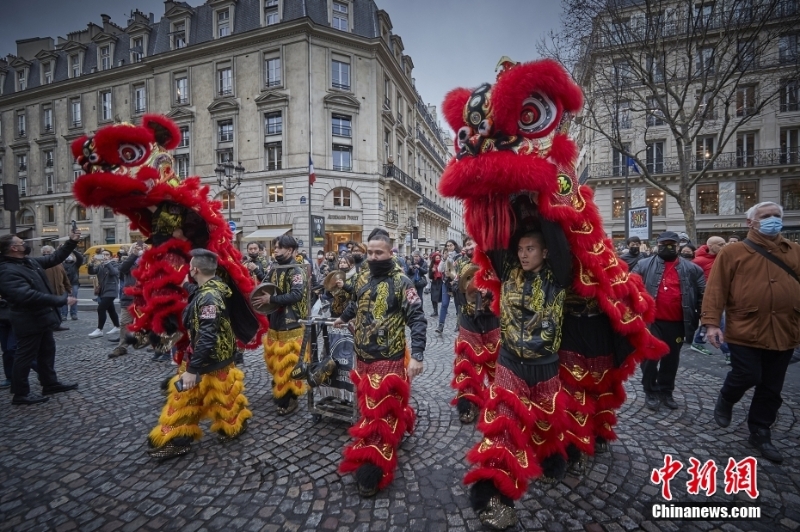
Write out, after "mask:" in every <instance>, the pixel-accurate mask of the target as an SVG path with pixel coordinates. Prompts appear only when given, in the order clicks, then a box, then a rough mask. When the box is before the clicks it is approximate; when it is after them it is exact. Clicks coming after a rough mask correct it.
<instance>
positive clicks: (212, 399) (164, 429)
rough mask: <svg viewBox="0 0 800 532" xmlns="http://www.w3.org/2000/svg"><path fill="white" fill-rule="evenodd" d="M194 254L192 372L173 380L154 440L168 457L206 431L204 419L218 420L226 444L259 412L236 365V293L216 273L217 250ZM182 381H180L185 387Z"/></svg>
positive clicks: (157, 452)
mask: <svg viewBox="0 0 800 532" xmlns="http://www.w3.org/2000/svg"><path fill="white" fill-rule="evenodd" d="M191 254H192V260H191V262H190V263H189V275H190V276H191V277H192V278H193V279H194V280H195V281H196V282H197V284H196V285H195V284H191V283H188V282H187V283H185V285H184V286H185V288H186V290H187V291H188V292H189V302H188V304H187V305H186V308H185V309H184V311H183V325H184V327H185V328H186V331H187V333H188V334H189V348H188V352H189V353H190V356H191V358H190V359H189V363H188V364H187V365H186V371H184V372H183V373H182V374H180V375H176V376H175V377H173V378H172V379H171V380H170V383H169V387H168V388H167V391H168V393H169V396H168V397H167V403H166V404H165V405H164V409H163V410H162V411H161V416H160V417H159V419H158V425H156V427H155V428H154V429H153V430H152V431H151V432H150V436H149V438H148V442H149V444H150V446H151V447H153V449H151V450H150V451H149V453H148V454H150V456H153V457H156V458H162V459H163V458H172V457H175V456H180V455H183V454H186V453H188V452H189V450H190V448H191V447H190V444H191V441H192V440H193V439H194V440H197V439H200V438H201V437H202V435H203V432H202V430H200V426H199V425H198V423H199V422H200V420H201V419H202V418H204V417H208V418H211V419H212V420H213V421H212V423H211V431H212V432H216V433H217V434H218V435H219V439H220V441H223V442H224V441H230V440H232V439H234V438H236V437H238V436H239V435H241V434H242V433H243V432H244V431H245V430H246V428H247V424H246V421H247V419H249V418H250V417H252V415H253V414H252V412H250V410H248V409H247V404H248V403H247V398H246V397H245V396H244V394H243V393H242V392H243V390H244V385H243V382H242V381H243V379H244V374H243V373H242V371H241V370H240V369H237V368H236V366H235V365H234V363H233V354H234V350H235V349H236V336H235V334H234V329H233V328H232V327H231V320H230V298H231V295H232V291H231V289H230V288H228V286H227V285H226V284H225V283H224V282H223V281H222V280H221V279H220V278H219V277H217V276H216V272H217V265H218V259H217V255H216V254H215V253H213V252H211V251H208V250H206V249H194V250H192V252H191ZM187 281H188V279H187ZM240 340H242V341H244V342H249V341H250V340H251V339H250V338H247V339H245V338H240ZM176 383H180V385H179V387H180V388H181V390H180V391H179V390H178V389H177V388H176V386H175V385H176Z"/></svg>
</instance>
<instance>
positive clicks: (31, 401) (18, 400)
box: [11, 393, 50, 405]
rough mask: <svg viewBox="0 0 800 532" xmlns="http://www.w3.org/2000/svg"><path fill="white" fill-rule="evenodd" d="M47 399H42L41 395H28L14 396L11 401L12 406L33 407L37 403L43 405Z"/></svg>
mask: <svg viewBox="0 0 800 532" xmlns="http://www.w3.org/2000/svg"><path fill="white" fill-rule="evenodd" d="M49 400H50V398H49V397H42V396H41V395H34V394H32V393H29V394H28V395H15V396H14V398H13V399H11V404H12V405H35V404H39V403H45V402H47V401H49Z"/></svg>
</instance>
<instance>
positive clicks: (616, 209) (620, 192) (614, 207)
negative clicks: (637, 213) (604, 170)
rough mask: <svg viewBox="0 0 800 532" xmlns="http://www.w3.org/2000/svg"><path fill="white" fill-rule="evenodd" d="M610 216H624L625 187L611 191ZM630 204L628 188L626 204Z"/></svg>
mask: <svg viewBox="0 0 800 532" xmlns="http://www.w3.org/2000/svg"><path fill="white" fill-rule="evenodd" d="M611 200H612V201H611V217H612V218H625V189H624V188H615V189H614V190H612V192H611ZM630 204H631V191H630V190H628V205H630Z"/></svg>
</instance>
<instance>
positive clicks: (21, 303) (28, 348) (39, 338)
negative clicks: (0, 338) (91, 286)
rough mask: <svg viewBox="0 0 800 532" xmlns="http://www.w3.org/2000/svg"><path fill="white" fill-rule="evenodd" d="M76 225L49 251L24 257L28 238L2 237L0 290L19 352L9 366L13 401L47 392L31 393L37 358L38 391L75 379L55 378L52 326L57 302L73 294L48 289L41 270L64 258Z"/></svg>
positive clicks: (37, 399)
mask: <svg viewBox="0 0 800 532" xmlns="http://www.w3.org/2000/svg"><path fill="white" fill-rule="evenodd" d="M80 237H81V234H80V231H78V232H75V233H70V235H69V240H67V241H66V243H65V244H64V245H63V246H60V247H59V248H58V249H57V250H56V251H55V252H54V253H53V254H52V255H47V256H44V257H37V258H35V259H30V258H28V255H29V254H30V252H31V247H30V244H26V243H25V242H24V241H23V240H22V239H21V238H19V237H18V236H17V235H4V236H2V237H0V296H2V297H3V299H4V300H6V301H8V304H9V306H10V313H9V317H10V321H11V327H12V330H13V331H14V334H15V335H16V337H17V352H16V355H15V357H14V366H13V369H12V372H11V393H13V394H14V398H13V399H12V400H11V404H14V405H22V404H35V403H42V402H44V401H47V399H48V397H42V396H38V395H33V394H31V393H30V385H29V384H28V373H30V370H31V363H32V362H33V360H34V359H35V360H36V361H37V364H38V370H37V371H38V374H39V382H40V383H41V384H42V394H43V395H49V394H53V393H58V392H66V391H68V390H74V389H75V388H77V387H78V385H77V384H64V383H61V382H59V381H58V377H57V376H56V370H55V356H56V343H55V340H54V339H53V331H54V330H55V329H57V328H58V327H59V326H60V325H61V313H60V312H59V310H58V309H59V307H61V306H63V305H72V304H75V303H76V302H77V299H75V298H74V297H72V296H70V295H68V294H63V295H60V296H57V295H55V294H53V293H52V290H51V289H50V286H49V285H48V283H47V277H46V276H45V273H44V270H45V269H47V268H52V267H53V266H55V265H57V264H61V263H62V262H64V259H66V258H67V257H68V256H69V254H70V253H72V251H73V250H74V249H75V246H76V245H77V243H78V240H80Z"/></svg>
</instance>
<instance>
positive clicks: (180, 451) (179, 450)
mask: <svg viewBox="0 0 800 532" xmlns="http://www.w3.org/2000/svg"><path fill="white" fill-rule="evenodd" d="M191 450H192V446H191V445H177V444H175V443H173V442H168V443H167V444H166V445H164V446H162V447H156V448H155V449H150V450H148V451H147V454H149V455H150V456H151V457H153V458H158V459H159V460H168V459H170V458H176V457H178V456H183V455H184V454H186V453H188V452H189V451H191Z"/></svg>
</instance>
